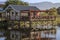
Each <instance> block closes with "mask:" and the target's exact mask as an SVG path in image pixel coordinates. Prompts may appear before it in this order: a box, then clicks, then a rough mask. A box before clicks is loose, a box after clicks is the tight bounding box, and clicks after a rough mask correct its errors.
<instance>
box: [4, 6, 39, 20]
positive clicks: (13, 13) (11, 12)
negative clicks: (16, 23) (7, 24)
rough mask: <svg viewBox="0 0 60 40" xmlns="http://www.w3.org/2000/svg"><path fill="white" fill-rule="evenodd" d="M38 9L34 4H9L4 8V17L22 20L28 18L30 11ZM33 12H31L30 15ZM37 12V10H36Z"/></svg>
mask: <svg viewBox="0 0 60 40" xmlns="http://www.w3.org/2000/svg"><path fill="white" fill-rule="evenodd" d="M31 10H33V11H40V10H39V9H38V8H37V7H34V6H22V5H9V6H8V7H7V8H6V9H5V13H6V17H8V18H7V19H11V20H22V19H24V18H25V19H28V18H29V16H30V11H31ZM33 13H34V12H31V17H32V15H35V14H33ZM37 13H38V12H37Z"/></svg>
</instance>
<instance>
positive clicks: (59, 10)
mask: <svg viewBox="0 0 60 40" xmlns="http://www.w3.org/2000/svg"><path fill="white" fill-rule="evenodd" d="M57 13H58V14H59V15H60V7H59V8H57Z"/></svg>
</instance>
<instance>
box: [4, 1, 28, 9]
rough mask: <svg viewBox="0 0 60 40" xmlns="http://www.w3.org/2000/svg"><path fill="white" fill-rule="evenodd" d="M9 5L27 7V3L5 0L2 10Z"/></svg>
mask: <svg viewBox="0 0 60 40" xmlns="http://www.w3.org/2000/svg"><path fill="white" fill-rule="evenodd" d="M9 4H13V5H28V3H27V2H23V1H21V0H7V1H6V2H5V6H4V8H6V7H7V6H8V5H9Z"/></svg>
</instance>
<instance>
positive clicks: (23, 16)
mask: <svg viewBox="0 0 60 40" xmlns="http://www.w3.org/2000/svg"><path fill="white" fill-rule="evenodd" d="M41 12H46V11H42V10H40V9H38V8H37V7H34V6H22V5H9V6H7V7H6V8H5V9H4V10H3V11H2V18H3V19H2V20H6V21H9V22H10V21H12V22H11V25H12V27H11V28H9V36H8V37H9V38H10V39H11V40H20V38H21V37H22V36H21V33H22V32H21V31H20V30H19V28H20V27H21V23H20V22H21V21H23V22H24V25H23V27H22V28H25V27H26V23H27V24H29V27H31V26H32V25H31V21H33V22H34V21H35V22H36V21H41V19H45V17H43V16H42V17H40V13H41ZM49 18H51V17H48V18H46V19H49ZM16 21H18V24H17V23H16V24H15V25H16V26H15V25H14V22H16ZM27 21H28V22H27ZM43 21H45V20H43ZM48 21H50V20H48ZM11 25H10V26H11ZM14 28H15V29H14ZM25 30H26V29H25ZM28 30H29V29H28ZM29 32H30V31H29ZM22 34H24V33H22ZM25 34H27V33H25ZM25 34H24V35H25ZM37 34H38V35H37V36H38V38H39V37H40V36H39V34H40V33H37ZM9 38H8V39H9Z"/></svg>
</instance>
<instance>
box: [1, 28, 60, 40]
mask: <svg viewBox="0 0 60 40" xmlns="http://www.w3.org/2000/svg"><path fill="white" fill-rule="evenodd" d="M4 39H5V38H4V37H0V40H4ZM56 40H60V28H57V30H56Z"/></svg>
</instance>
